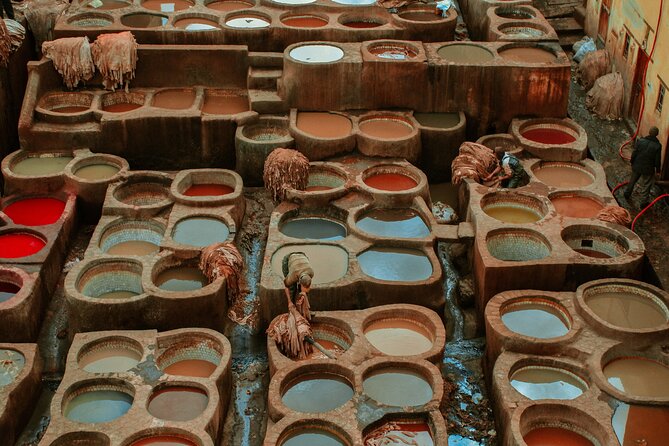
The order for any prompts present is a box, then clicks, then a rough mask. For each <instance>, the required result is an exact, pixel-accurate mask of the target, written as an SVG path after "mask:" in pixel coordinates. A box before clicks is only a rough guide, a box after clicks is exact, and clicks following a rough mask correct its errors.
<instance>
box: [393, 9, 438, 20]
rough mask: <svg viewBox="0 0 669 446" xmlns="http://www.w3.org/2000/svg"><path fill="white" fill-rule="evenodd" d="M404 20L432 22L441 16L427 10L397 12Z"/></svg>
mask: <svg viewBox="0 0 669 446" xmlns="http://www.w3.org/2000/svg"><path fill="white" fill-rule="evenodd" d="M399 16H400V17H401V18H403V19H404V20H411V21H413V22H434V21H435V20H441V19H442V17H441V16H440V15H438V14H436V13H431V12H427V11H407V12H402V13H400V14H399Z"/></svg>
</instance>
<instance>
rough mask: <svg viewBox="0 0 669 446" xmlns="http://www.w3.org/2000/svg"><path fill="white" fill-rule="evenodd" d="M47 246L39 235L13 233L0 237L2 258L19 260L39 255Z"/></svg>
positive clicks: (0, 255)
mask: <svg viewBox="0 0 669 446" xmlns="http://www.w3.org/2000/svg"><path fill="white" fill-rule="evenodd" d="M45 246H46V241H45V240H44V239H42V238H41V237H38V236H37V235H33V234H28V233H25V232H11V233H5V234H2V235H0V258H3V259H18V258H21V257H27V256H31V255H33V254H37V253H38V252H40V251H41V250H42V248H44V247H45Z"/></svg>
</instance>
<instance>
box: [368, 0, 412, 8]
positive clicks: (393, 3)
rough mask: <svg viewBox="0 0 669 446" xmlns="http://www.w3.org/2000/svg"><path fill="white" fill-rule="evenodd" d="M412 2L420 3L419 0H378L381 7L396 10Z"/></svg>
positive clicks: (377, 2)
mask: <svg viewBox="0 0 669 446" xmlns="http://www.w3.org/2000/svg"><path fill="white" fill-rule="evenodd" d="M412 3H419V0H376V4H377V5H379V6H380V7H382V8H386V9H395V10H396V9H399V8H401V7H403V6H406V5H410V4H412Z"/></svg>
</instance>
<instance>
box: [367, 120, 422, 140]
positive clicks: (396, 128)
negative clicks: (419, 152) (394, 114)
mask: <svg viewBox="0 0 669 446" xmlns="http://www.w3.org/2000/svg"><path fill="white" fill-rule="evenodd" d="M360 131H361V132H363V133H365V134H366V135H368V136H373V137H375V138H381V139H399V138H404V137H406V136H409V135H410V134H411V132H412V131H413V129H412V128H411V126H410V125H409V124H406V123H405V122H404V121H400V120H397V119H368V120H366V121H362V122H361V123H360Z"/></svg>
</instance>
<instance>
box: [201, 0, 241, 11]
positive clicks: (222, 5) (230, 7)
mask: <svg viewBox="0 0 669 446" xmlns="http://www.w3.org/2000/svg"><path fill="white" fill-rule="evenodd" d="M206 6H207V8H209V9H214V10H216V11H223V12H229V11H238V10H240V9H247V8H252V7H253V5H252V4H250V3H246V2H237V1H234V0H224V1H216V2H211V3H208V4H207V5H206Z"/></svg>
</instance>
